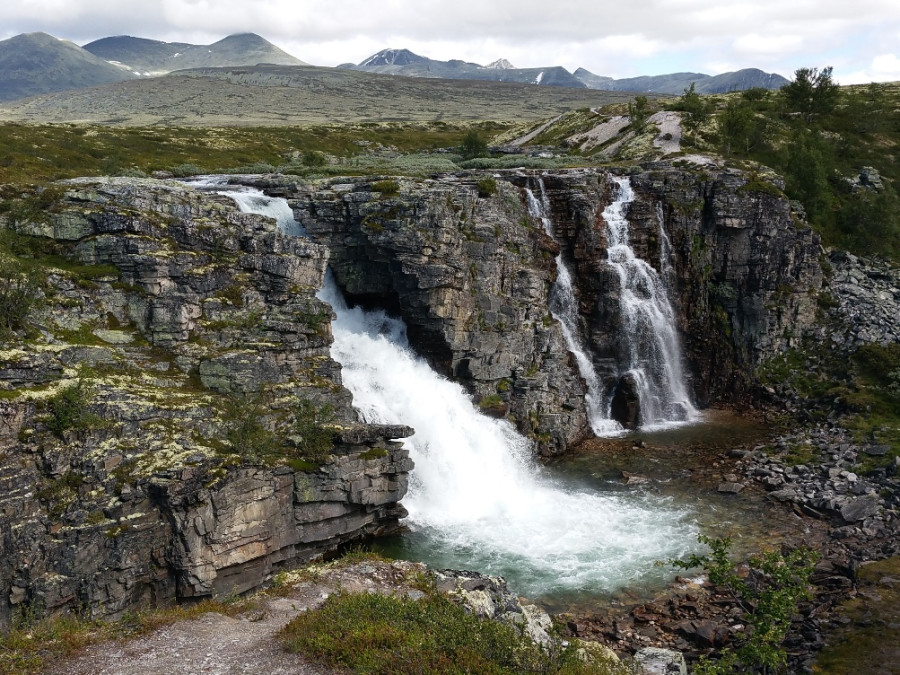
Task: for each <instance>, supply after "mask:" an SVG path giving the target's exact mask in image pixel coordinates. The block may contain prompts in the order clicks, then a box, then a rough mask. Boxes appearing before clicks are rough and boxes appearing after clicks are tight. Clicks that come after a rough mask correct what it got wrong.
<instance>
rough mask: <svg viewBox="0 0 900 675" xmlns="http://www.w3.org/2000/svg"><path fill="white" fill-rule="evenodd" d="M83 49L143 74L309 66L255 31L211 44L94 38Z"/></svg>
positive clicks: (122, 37) (132, 38)
mask: <svg viewBox="0 0 900 675" xmlns="http://www.w3.org/2000/svg"><path fill="white" fill-rule="evenodd" d="M84 48H85V49H86V50H87V51H88V52H90V53H91V54H94V55H95V56H97V57H99V58H101V59H104V60H105V61H109V62H111V63H115V64H120V65H121V66H122V67H124V68H127V69H128V70H130V71H133V72H134V73H135V74H137V75H141V76H144V77H146V76H153V75H164V74H166V73H169V72H172V71H173V70H184V69H187V68H219V67H232V66H253V65H256V64H258V63H272V64H275V65H280V66H305V65H308V64H306V63H304V62H303V61H301V60H300V59H297V58H294V57H293V56H291V55H290V54H288V53H287V52H285V51H283V50H281V49H279V48H278V47H276V46H275V45H273V44H272V43H271V42H269V41H268V40H265V39H263V38H261V37H260V36H259V35H256V34H255V33H241V34H238V35H229V36H228V37H226V38H224V39H222V40H219V41H218V42H214V43H213V44H211V45H192V44H188V43H186V42H161V41H159V40H147V39H145V38H136V37H131V36H130V35H119V36H116V37H107V38H102V39H100V40H95V41H94V42H90V43H88V44H86V45H84Z"/></svg>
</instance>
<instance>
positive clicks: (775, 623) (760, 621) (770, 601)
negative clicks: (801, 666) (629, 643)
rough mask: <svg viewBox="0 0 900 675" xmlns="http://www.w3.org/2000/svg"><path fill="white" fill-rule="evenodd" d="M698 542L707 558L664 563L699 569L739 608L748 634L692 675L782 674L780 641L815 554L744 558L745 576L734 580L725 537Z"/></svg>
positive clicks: (806, 592)
mask: <svg viewBox="0 0 900 675" xmlns="http://www.w3.org/2000/svg"><path fill="white" fill-rule="evenodd" d="M697 539H698V541H699V542H700V543H702V544H706V545H707V546H709V547H710V549H711V552H710V553H709V554H707V555H703V556H699V555H696V554H694V555H691V556H690V557H688V558H687V559H684V560H672V561H670V563H671V564H672V565H674V566H675V567H678V568H680V569H692V568H694V567H703V568H704V569H705V570H706V572H707V573H708V574H709V580H710V581H711V582H712V583H714V584H716V585H717V586H723V587H725V588H728V589H729V591H730V592H731V594H732V595H733V597H734V599H735V600H736V601H737V603H738V605H739V606H740V607H741V608H742V609H743V610H744V612H745V617H746V621H747V624H749V627H750V630H749V631H747V632H746V633H745V634H744V635H742V636H739V637H738V638H737V647H736V648H735V649H730V648H726V649H724V650H723V651H722V656H721V658H720V659H719V660H718V661H711V660H708V659H706V658H703V659H701V660H700V662H699V663H698V664H697V665H696V666H695V667H694V670H693V672H694V673H696V674H697V675H732V674H734V673H756V672H759V671H760V670H762V672H765V673H768V672H782V671H783V670H784V668H785V667H786V666H787V652H786V651H785V647H784V640H785V638H786V637H787V632H788V630H789V629H790V627H791V617H792V616H793V615H795V614H796V613H797V609H798V606H799V603H800V601H801V600H808V599H809V598H810V597H811V595H810V583H809V579H810V576H811V575H812V572H813V568H814V566H815V563H816V560H818V554H817V553H815V552H814V551H810V550H809V549H806V548H797V549H794V550H793V551H790V552H788V553H785V554H782V553H779V552H777V551H767V552H765V553H761V554H759V555H757V556H753V557H751V558H750V560H749V567H750V572H749V574H748V575H747V576H746V577H742V576H739V575H738V573H737V572H736V570H735V565H734V563H732V562H731V561H730V560H729V559H728V553H729V547H730V546H731V540H729V539H727V538H726V539H711V538H709V537H706V536H704V535H702V534H701V535H699V536H698V537H697Z"/></svg>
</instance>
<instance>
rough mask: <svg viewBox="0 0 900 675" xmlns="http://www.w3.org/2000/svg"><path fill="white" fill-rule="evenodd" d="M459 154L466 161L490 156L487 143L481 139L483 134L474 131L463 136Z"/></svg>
mask: <svg viewBox="0 0 900 675" xmlns="http://www.w3.org/2000/svg"><path fill="white" fill-rule="evenodd" d="M459 154H460V155H462V158H463V159H464V160H465V159H475V158H476V157H487V156H488V155H490V152H489V151H488V145H487V141H485V140H484V139H483V138H482V137H481V134H479V133H478V132H477V131H475V130H474V129H472V130H471V131H468V132H466V135H465V136H463V139H462V142H461V143H460V144H459Z"/></svg>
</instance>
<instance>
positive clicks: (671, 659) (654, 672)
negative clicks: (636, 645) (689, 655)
mask: <svg viewBox="0 0 900 675" xmlns="http://www.w3.org/2000/svg"><path fill="white" fill-rule="evenodd" d="M634 661H635V663H636V664H637V667H638V674H639V675H687V672H688V671H687V663H685V660H684V655H683V654H682V653H681V652H678V651H675V650H673V649H661V648H658V647H646V648H644V649H641V650H640V651H638V652H637V653H636V654H635V655H634Z"/></svg>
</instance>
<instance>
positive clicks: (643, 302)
mask: <svg viewBox="0 0 900 675" xmlns="http://www.w3.org/2000/svg"><path fill="white" fill-rule="evenodd" d="M613 180H614V181H615V182H616V185H617V186H618V195H617V198H616V199H615V200H614V201H613V202H612V203H611V204H610V205H609V206H608V207H607V208H606V209H605V210H604V211H603V218H604V220H606V222H607V226H608V229H609V248H608V251H607V257H608V263H609V265H610V266H611V267H612V268H613V270H615V272H616V274H617V275H618V277H619V282H620V293H619V302H620V310H621V315H622V318H623V322H622V326H621V327H620V329H621V337H622V342H623V344H624V345H626V350H625V351H626V352H627V353H626V354H625V355H624V358H623V359H622V362H621V363H620V364H619V372H618V373H616V376H617V379H621V378H622V377H623V376H630V378H631V379H632V380H633V382H634V385H635V388H636V390H637V396H638V399H639V401H640V413H641V419H640V422H641V428H642V429H644V430H653V429H656V428H660V427H666V426H670V425H673V424H677V423H680V422H684V421H690V420H693V419H696V418H697V417H698V413H697V411H696V409H695V408H694V406H693V405H692V404H691V401H690V397H689V396H688V394H687V389H686V387H685V384H684V372H683V370H682V367H681V350H680V347H679V344H678V335H677V333H676V331H675V313H674V311H673V309H672V305H671V303H670V302H669V296H668V285H669V284H670V283H671V277H672V276H673V274H674V271H673V270H672V265H671V244H670V242H669V238H668V235H667V234H666V231H665V227H664V226H663V218H662V207H661V205H659V204H657V218H658V221H659V233H660V269H661V270H662V276H660V275H659V274H657V272H656V270H655V269H653V267H652V266H650V265H649V264H647V263H646V262H645V261H643V260H641V259H640V258H637V257H636V256H635V254H634V251H633V250H632V249H631V246H630V245H629V243H628V230H629V226H628V219H627V218H626V217H625V210H626V209H627V207H628V204H630V203H631V202H632V201H634V191H633V190H632V189H631V183H630V181H629V180H628V178H627V177H625V178H619V177H614V178H613ZM537 184H538V188H539V190H540V199H538V198H537V197H535V195H534V193H533V192H532V191H531V190H530V189H527V188H526V191H525V193H526V197H527V200H528V209H529V212H530V213H531V215H532V216H534V217H537V218H540V220H541V222H542V223H543V225H544V229H545V231H546V232H547V234H548V235H550V236H551V237H553V238H554V239H555V237H556V232H555V228H554V225H553V220H552V218H551V216H550V202H549V199H548V198H547V192H546V189H545V187H544V182H543V180H541V179H538V183H537ZM556 271H557V274H556V283H555V284H554V285H553V288H552V289H551V293H550V311H551V314H552V315H553V317H554V318H555V319H556V320H557V321H558V322H559V324H560V327H561V329H562V332H563V336H564V337H565V340H566V344H567V346H568V348H569V351H570V352H571V353H572V355H573V356H574V357H575V362H576V363H577V365H578V372H579V373H580V374H581V377H582V378H584V381H585V383H586V384H587V388H588V393H587V396H586V397H585V407H586V409H587V414H588V419H589V421H590V424H591V429H592V430H593V432H594V433H595V434H596V435H597V436H613V435H617V434H620V433H622V432H623V431H624V429H623V428H622V426H621V425H620V424H619V423H618V422H616V421H615V420H613V419H612V418H611V412H610V411H611V405H612V397H611V396H610V395H607V394H605V393H604V387H603V383H602V382H601V380H600V377H599V376H598V374H597V371H596V369H595V368H594V365H593V362H592V361H591V358H590V356H589V355H588V349H586V348H585V345H584V342H583V339H582V337H581V335H582V334H583V332H582V330H581V328H580V327H579V315H578V303H577V300H576V298H575V293H574V290H573V288H572V275H571V273H570V271H569V269H568V266H567V265H566V263H565V261H564V260H563V257H562V254H560V255H558V256H556Z"/></svg>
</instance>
